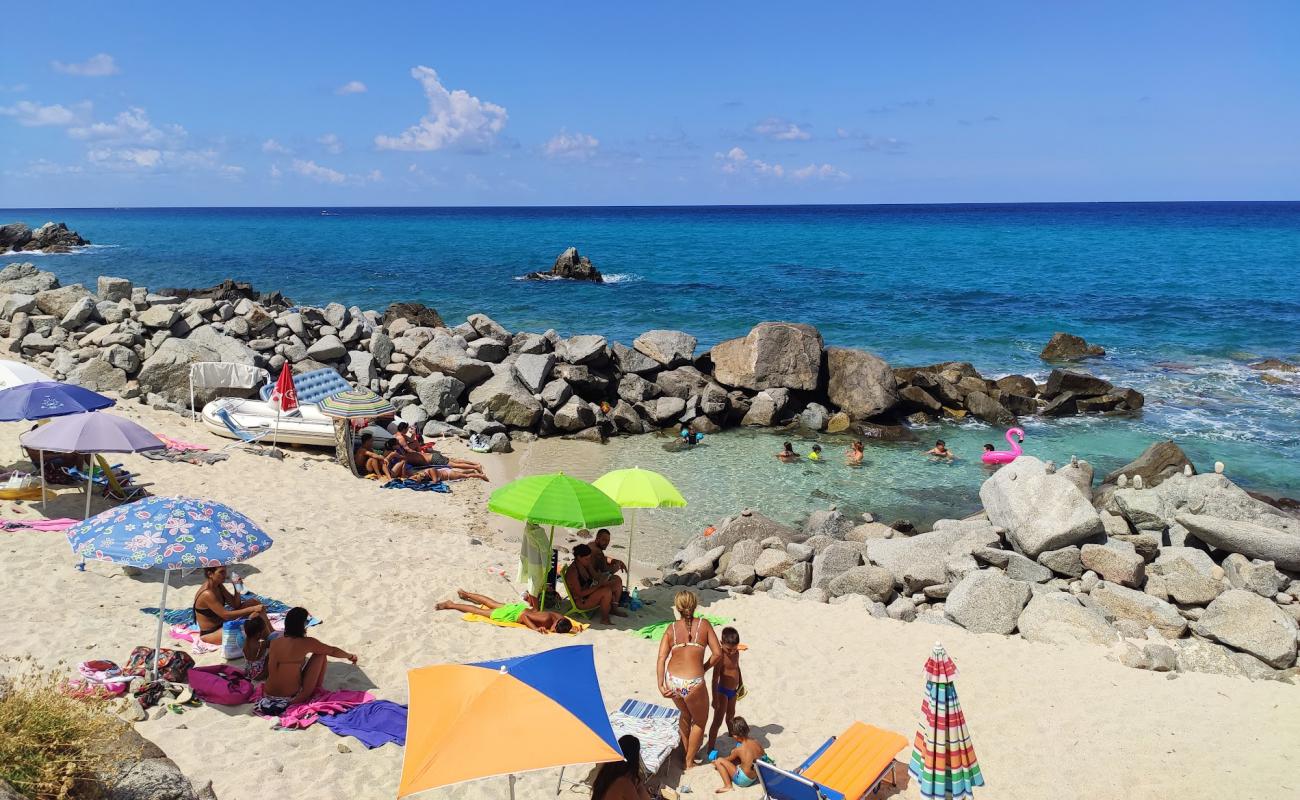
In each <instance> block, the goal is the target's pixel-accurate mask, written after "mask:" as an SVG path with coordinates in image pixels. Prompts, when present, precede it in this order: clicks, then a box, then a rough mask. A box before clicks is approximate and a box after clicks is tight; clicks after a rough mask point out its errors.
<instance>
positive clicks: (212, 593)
mask: <svg viewBox="0 0 1300 800" xmlns="http://www.w3.org/2000/svg"><path fill="white" fill-rule="evenodd" d="M203 575H204V577H205V578H206V580H204V582H203V585H202V586H200V587H199V591H198V593H197V594H195V595H194V621H195V622H196V623H198V626H199V638H200V639H202V640H203V641H205V642H207V643H208V644H221V626H222V625H223V624H224V623H226V622H227V621H229V620H232V619H247V618H249V617H261V618H262V622H264V623H265V624H266V629H267V630H270V629H271V621H270V620H269V619H267V617H266V608H265V607H263V606H262V604H261V603H259V602H257V601H256V600H254V599H253V598H251V597H244V596H242V595H240V593H239V592H236V591H231V590H230V589H227V588H226V585H225V584H226V568H225V567H204V569H203Z"/></svg>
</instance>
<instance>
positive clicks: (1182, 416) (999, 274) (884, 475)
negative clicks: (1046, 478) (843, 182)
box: [0, 203, 1300, 529]
mask: <svg viewBox="0 0 1300 800" xmlns="http://www.w3.org/2000/svg"><path fill="white" fill-rule="evenodd" d="M322 211H323V209H318V208H311V209H285V208H278V209H38V210H12V211H7V212H0V215H2V216H3V221H9V220H13V219H18V220H22V221H25V222H27V223H29V224H32V225H39V224H41V223H43V222H45V221H46V220H50V219H54V220H61V221H65V222H67V223H68V224H69V225H70V226H71V227H73V228H75V229H77V230H78V231H80V232H81V233H82V234H83V235H84V236H86V237H87V238H89V239H91V240H92V241H93V242H95V243H96V244H97V245H101V246H96V247H92V248H90V249H88V250H85V251H83V252H82V253H79V254H76V255H67V256H63V255H60V256H39V255H36V256H33V255H30V254H23V255H22V256H21V257H22V258H23V259H25V260H32V261H38V262H40V263H41V264H42V266H45V267H47V268H50V269H53V270H55V271H56V272H58V273H59V274H60V275H61V277H62V278H63V279H64V281H65V282H72V281H85V282H93V280H94V278H95V277H96V276H98V275H100V274H113V275H121V276H124V277H128V278H131V279H132V280H134V281H136V282H137V283H139V284H145V285H149V286H152V287H154V288H159V287H164V286H178V285H179V286H206V285H211V284H213V283H216V282H218V281H220V280H223V279H225V278H236V279H239V280H247V281H250V282H252V283H253V284H254V285H255V286H257V287H258V288H260V289H264V290H269V289H281V290H283V291H284V292H285V293H287V294H288V295H289V296H290V297H292V298H294V299H295V300H298V301H299V302H304V303H312V304H323V303H326V302H329V301H332V300H338V301H340V302H344V303H347V304H357V305H361V306H362V307H375V308H382V307H383V306H384V305H386V304H387V303H389V302H392V301H399V300H414V301H422V302H425V303H427V304H429V305H432V306H434V307H436V308H437V309H438V310H439V311H440V312H442V314H443V316H444V317H446V318H447V319H448V321H450V322H451V323H453V324H454V323H455V322H457V321H459V320H460V319H463V318H464V316H465V315H467V314H469V313H473V312H485V313H487V314H489V315H491V316H493V317H495V318H496V319H497V320H498V321H500V322H502V323H503V324H504V325H506V326H507V327H508V328H510V329H512V330H534V331H541V330H545V329H546V328H552V327H553V328H556V329H557V330H559V331H560V332H561V333H565V334H570V333H603V334H606V335H607V336H609V337H611V339H615V340H621V341H623V342H625V343H627V342H630V341H631V340H632V338H634V337H635V336H636V335H637V334H639V333H641V332H642V331H645V330H647V329H650V328H663V327H668V328H680V329H683V330H686V331H689V332H691V333H693V334H695V335H696V336H698V337H699V339H700V345H701V349H703V348H704V347H707V346H710V345H712V344H715V343H716V342H718V341H721V340H723V339H726V338H730V337H733V336H739V335H743V334H744V333H745V332H746V331H748V330H749V328H750V327H752V326H753V324H754V323H756V322H759V321H761V320H777V319H779V320H790V321H797V322H808V323H812V324H814V325H816V326H817V327H818V328H820V329H821V331H822V333H823V335H824V336H825V338H826V341H827V342H828V343H830V344H838V345H846V346H856V347H864V348H867V349H871V350H873V351H875V352H877V353H879V354H880V355H882V356H883V357H884V358H885V359H886V360H888V361H889V362H890V363H892V364H894V365H913V364H925V363H933V362H936V361H944V360H954V359H956V360H967V361H971V362H972V363H974V364H975V366H976V367H977V368H979V369H980V370H981V371H982V372H983V373H984V374H985V375H988V376H992V377H996V376H1000V375H1003V374H1007V373H1010V372H1018V373H1024V374H1029V375H1031V376H1034V377H1037V378H1040V379H1041V378H1042V377H1044V376H1045V375H1046V373H1047V371H1048V369H1047V366H1046V365H1044V364H1043V363H1042V362H1041V361H1040V360H1039V359H1038V355H1037V354H1038V351H1039V349H1040V348H1041V347H1042V345H1043V343H1044V342H1046V340H1047V339H1048V338H1049V337H1050V336H1051V334H1052V332H1053V331H1057V330H1068V331H1071V332H1074V333H1077V334H1080V335H1082V336H1084V337H1086V338H1087V339H1089V340H1090V341H1093V342H1097V343H1100V344H1102V345H1103V346H1105V347H1106V349H1107V351H1108V355H1107V357H1106V358H1105V359H1103V360H1099V361H1093V362H1089V363H1088V364H1087V365H1086V368H1087V369H1089V370H1091V371H1094V372H1096V373H1098V374H1100V375H1102V376H1104V377H1106V378H1108V379H1110V380H1112V381H1114V382H1116V383H1118V384H1121V385H1130V386H1134V387H1136V388H1138V389H1140V390H1142V391H1143V392H1145V393H1146V395H1147V407H1146V409H1145V410H1144V412H1143V413H1142V414H1141V415H1140V416H1138V417H1135V418H1108V419H1100V420H1099V419H1090V420H1065V421H1060V422H1053V423H1038V422H1032V423H1030V424H1029V426H1028V427H1030V429H1031V433H1032V434H1033V438H1032V439H1031V441H1030V443H1029V444H1030V446H1031V452H1035V450H1033V449H1032V448H1033V447H1037V448H1041V449H1039V450H1038V451H1037V452H1043V453H1045V454H1047V455H1048V456H1049V457H1052V458H1055V459H1057V460H1058V461H1059V460H1061V459H1063V458H1064V459H1068V457H1069V455H1070V454H1071V453H1078V454H1079V455H1080V456H1081V457H1086V458H1088V459H1089V460H1091V461H1092V462H1093V463H1094V464H1097V465H1098V466H1099V468H1103V469H1104V468H1106V467H1107V466H1114V465H1116V464H1118V463H1122V462H1123V461H1127V460H1128V459H1130V458H1132V457H1133V456H1135V455H1136V454H1137V453H1139V452H1140V451H1141V450H1142V448H1144V447H1145V446H1147V445H1148V444H1150V443H1151V442H1153V441H1156V440H1158V439H1164V438H1175V439H1177V440H1178V442H1179V443H1180V444H1181V445H1183V447H1184V448H1185V449H1187V450H1188V451H1189V452H1190V453H1191V454H1192V455H1193V457H1194V458H1195V459H1196V460H1197V461H1198V462H1199V463H1201V464H1202V466H1205V467H1208V466H1209V465H1210V464H1211V463H1212V462H1213V461H1214V460H1216V459H1220V460H1223V461H1225V462H1228V463H1229V465H1230V468H1229V471H1230V473H1231V474H1232V475H1233V476H1234V477H1235V478H1237V479H1238V480H1240V481H1241V482H1243V483H1244V484H1246V485H1248V486H1251V487H1254V488H1259V489H1264V490H1270V491H1275V492H1278V493H1282V494H1292V495H1294V494H1300V380H1297V378H1300V376H1297V375H1290V376H1287V375H1279V376H1277V377H1279V378H1283V379H1284V382H1283V383H1281V384H1272V383H1268V382H1265V381H1264V380H1263V379H1262V376H1261V375H1260V374H1259V373H1258V372H1255V371H1254V370H1251V369H1248V368H1247V367H1246V363H1247V362H1249V361H1250V360H1252V359H1254V358H1258V357H1265V356H1273V357H1279V358H1284V359H1288V360H1292V361H1297V360H1300V334H1298V333H1297V331H1298V330H1300V289H1298V288H1297V281H1296V276H1297V275H1300V203H1086V204H1068V203H1065V204H1029V205H952V206H942V205H938V206H834V207H820V206H800V207H705V208H531V209H518V208H515V209H512V208H477V209H474V208H465V209H411V208H397V209H366V208H341V209H329V210H328V211H329V213H325V214H323V213H322ZM569 245H576V246H577V247H578V248H579V250H580V251H581V252H582V253H584V254H585V255H588V256H590V257H591V259H592V261H593V262H594V263H595V264H596V266H597V267H598V268H600V269H601V270H602V271H603V272H605V273H606V274H607V275H609V276H612V277H613V278H614V280H613V281H612V282H611V283H609V284H606V285H600V286H597V285H574V284H567V283H562V282H540V283H539V282H526V281H518V280H515V278H516V277H517V276H519V275H522V274H523V273H525V272H528V271H531V270H536V269H545V268H548V267H549V266H550V264H551V262H552V261H553V260H554V258H555V256H556V255H557V254H558V253H559V252H560V251H561V250H563V249H564V248H565V247H568V246H569ZM12 258H13V257H10V258H9V259H7V260H12ZM923 435H924V436H926V437H927V438H934V436H935V435H941V436H942V437H943V438H945V439H949V440H952V441H954V442H955V443H957V446H958V447H959V448H961V449H963V450H965V451H967V452H977V451H978V445H979V444H980V443H982V442H983V441H985V440H988V439H990V438H995V434H994V433H993V432H990V431H988V430H986V429H985V430H981V429H980V428H978V427H974V428H968V427H966V426H943V427H942V428H941V429H938V430H936V431H934V432H933V433H931V432H924V433H923ZM774 447H775V445H774V443H773V442H771V441H770V439H769V437H766V436H764V435H762V434H751V433H734V434H728V435H726V436H719V437H714V438H712V439H711V440H710V441H709V446H708V447H706V448H703V449H702V450H701V451H699V453H692V454H684V455H683V456H682V459H681V460H683V461H685V460H686V459H690V460H691V461H690V462H689V463H695V462H700V463H703V464H705V465H706V466H705V468H704V469H702V470H700V471H699V472H698V473H696V472H695V471H690V472H689V473H685V474H684V477H683V480H689V481H695V483H694V484H693V485H692V486H691V487H689V488H691V489H692V490H693V491H694V494H695V496H696V497H697V498H698V502H697V504H696V505H695V506H693V507H692V509H691V510H690V511H688V512H686V513H685V515H683V519H687V520H688V524H689V525H690V526H697V529H698V527H703V524H702V523H703V521H704V520H705V519H711V518H713V517H716V516H719V515H721V514H725V513H731V512H732V511H734V510H736V508H738V507H743V506H745V505H755V506H761V507H763V508H764V509H765V510H769V511H771V512H773V513H776V514H777V515H778V516H784V517H787V518H788V517H791V516H798V515H799V514H800V513H802V512H804V511H806V510H807V507H809V502H810V501H809V500H808V498H810V497H811V496H812V493H813V492H814V491H821V492H823V493H826V494H830V495H833V496H835V497H837V498H842V503H841V504H842V505H844V506H846V507H848V506H853V507H861V508H869V509H872V510H874V511H877V512H879V513H880V514H881V515H882V516H885V517H889V518H892V517H909V518H915V519H925V518H927V517H930V516H935V515H937V514H939V513H945V514H947V513H960V512H961V511H962V510H963V509H968V508H969V507H970V505H971V504H973V502H974V501H973V498H974V496H975V491H976V489H977V487H978V478H979V474H980V473H979V471H978V470H979V467H978V466H977V465H974V464H966V465H962V464H958V465H956V466H953V467H931V466H929V465H926V464H924V463H918V462H919V460H915V459H911V458H910V457H907V458H904V457H903V454H907V453H910V451H911V448H899V449H898V453H899V455H898V456H895V455H894V448H892V447H889V446H885V451H884V452H882V453H879V454H876V455H874V456H873V457H872V458H873V466H872V467H869V468H868V469H866V470H863V471H862V472H861V474H860V475H859V474H852V475H847V474H846V475H839V474H830V475H822V474H819V473H816V472H812V473H811V474H806V473H809V470H811V469H812V468H809V467H794V468H785V469H783V470H781V471H774V467H775V462H774V461H772V463H771V464H769V463H768V461H769V460H770V454H771V452H772V451H773V450H774ZM625 451H626V452H627V453H630V454H631V456H637V457H640V454H641V452H642V451H645V452H646V453H647V455H646V456H645V457H646V458H651V456H652V455H653V454H654V451H655V447H654V446H653V445H643V444H640V443H639V440H638V441H636V442H633V443H625V444H621V445H619V446H618V450H617V452H618V453H620V454H621V453H623V452H625ZM609 452H614V451H613V450H610V451H609ZM631 456H629V457H631ZM619 457H620V458H622V455H620V456H619ZM662 457H665V458H666V457H668V456H667V454H663V456H662ZM654 463H658V462H654ZM671 463H672V464H673V466H674V467H675V466H676V462H675V461H674V462H671ZM650 464H651V462H650V461H647V462H646V464H645V465H646V466H649V465H650ZM825 471H826V472H830V470H825ZM817 499H819V500H820V498H817ZM968 501H969V502H968ZM697 509H699V510H697ZM941 509H942V511H941ZM931 511H933V513H931ZM695 514H699V516H698V517H695V516H692V515H695Z"/></svg>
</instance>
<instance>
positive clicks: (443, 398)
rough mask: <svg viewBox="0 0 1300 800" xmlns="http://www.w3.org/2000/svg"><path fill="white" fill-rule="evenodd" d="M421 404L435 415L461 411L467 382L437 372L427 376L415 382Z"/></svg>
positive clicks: (444, 415)
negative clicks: (461, 401)
mask: <svg viewBox="0 0 1300 800" xmlns="http://www.w3.org/2000/svg"><path fill="white" fill-rule="evenodd" d="M412 383H413V385H414V387H415V394H416V396H417V397H419V398H420V406H421V407H422V408H423V409H424V410H425V411H427V412H429V414H430V416H433V417H439V418H442V417H446V416H448V415H451V414H458V413H460V410H461V406H460V398H461V397H462V396H463V395H464V394H465V384H464V383H462V382H460V381H459V380H457V379H456V378H454V377H452V376H451V375H443V374H442V373H440V372H435V373H433V374H432V375H430V376H428V377H427V378H417V379H415V380H414V381H413V382H412Z"/></svg>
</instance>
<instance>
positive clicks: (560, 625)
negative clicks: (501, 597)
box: [434, 589, 573, 633]
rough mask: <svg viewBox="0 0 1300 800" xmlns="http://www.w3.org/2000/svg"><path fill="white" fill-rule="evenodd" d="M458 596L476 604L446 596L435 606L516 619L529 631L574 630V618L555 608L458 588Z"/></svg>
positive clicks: (496, 620)
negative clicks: (539, 607) (545, 608)
mask: <svg viewBox="0 0 1300 800" xmlns="http://www.w3.org/2000/svg"><path fill="white" fill-rule="evenodd" d="M456 596H457V597H459V598H460V599H461V600H468V601H469V602H471V603H474V605H472V606H470V605H465V604H464V603H453V602H451V601H450V600H444V601H442V602H441V603H439V604H438V605H436V606H434V608H436V609H437V610H439V611H459V612H461V613H463V614H478V615H479V616H481V617H487V618H488V619H490V620H492V621H493V622H515V623H518V624H520V625H523V626H524V627H525V628H527V629H529V630H530V631H537V632H538V633H568V632H569V631H571V630H573V620H571V619H569V618H568V617H566V616H564V615H563V614H557V613H555V612H554V611H533V610H532V609H531V608H529V607H528V604H527V603H501V602H498V601H496V600H493V599H492V598H491V597H485V596H483V595H481V594H474V593H473V592H467V591H465V590H464V589H457V590H456Z"/></svg>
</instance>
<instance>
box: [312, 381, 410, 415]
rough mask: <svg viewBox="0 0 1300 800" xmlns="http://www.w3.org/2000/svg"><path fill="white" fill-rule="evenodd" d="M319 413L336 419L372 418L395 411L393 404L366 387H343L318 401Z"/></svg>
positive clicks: (394, 412) (391, 413)
mask: <svg viewBox="0 0 1300 800" xmlns="http://www.w3.org/2000/svg"><path fill="white" fill-rule="evenodd" d="M320 413H322V414H324V415H325V416H327V417H335V418H337V419H374V418H375V417H388V416H392V415H393V414H396V413H397V409H396V408H394V407H393V404H392V403H390V402H388V401H387V400H385V399H384V398H382V397H380V396H379V395H377V394H375V393H374V392H372V391H370V390H369V389H366V388H361V387H357V388H352V389H344V390H343V391H341V392H335V393H334V394H332V395H330V396H329V397H326V398H325V399H324V400H322V401H320Z"/></svg>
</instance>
